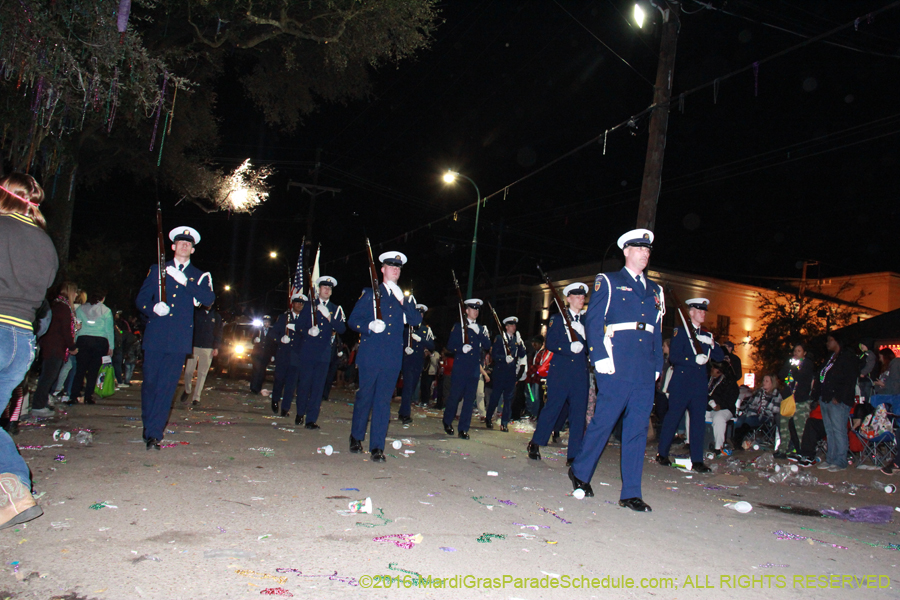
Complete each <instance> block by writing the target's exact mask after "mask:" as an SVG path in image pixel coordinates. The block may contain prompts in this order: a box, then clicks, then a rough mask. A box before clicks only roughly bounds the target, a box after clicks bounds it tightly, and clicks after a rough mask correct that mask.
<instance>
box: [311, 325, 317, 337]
mask: <svg viewBox="0 0 900 600" xmlns="http://www.w3.org/2000/svg"><path fill="white" fill-rule="evenodd" d="M309 335H311V336H313V337H317V336H318V335H319V328H318V327H316V326H315V325H313V326H312V327H310V328H309Z"/></svg>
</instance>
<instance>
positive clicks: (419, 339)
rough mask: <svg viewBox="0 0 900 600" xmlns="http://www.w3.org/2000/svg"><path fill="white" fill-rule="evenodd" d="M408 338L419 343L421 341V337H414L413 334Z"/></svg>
mask: <svg viewBox="0 0 900 600" xmlns="http://www.w3.org/2000/svg"><path fill="white" fill-rule="evenodd" d="M409 337H411V338H412V339H414V340H416V341H417V342H421V341H422V337H421V336H418V335H416V334H414V333H413V334H412V335H410V336H409Z"/></svg>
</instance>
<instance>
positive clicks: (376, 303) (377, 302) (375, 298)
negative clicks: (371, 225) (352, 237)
mask: <svg viewBox="0 0 900 600" xmlns="http://www.w3.org/2000/svg"><path fill="white" fill-rule="evenodd" d="M366 253H367V254H368V256H369V281H370V282H371V284H372V305H373V308H374V309H375V319H376V320H378V321H380V320H381V289H380V288H379V287H378V269H376V268H375V259H374V258H373V257H372V244H371V243H370V242H369V238H366Z"/></svg>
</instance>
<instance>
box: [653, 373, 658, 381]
mask: <svg viewBox="0 0 900 600" xmlns="http://www.w3.org/2000/svg"><path fill="white" fill-rule="evenodd" d="M657 379H659V371H657V372H656V377H654V378H653V381H656V380H657Z"/></svg>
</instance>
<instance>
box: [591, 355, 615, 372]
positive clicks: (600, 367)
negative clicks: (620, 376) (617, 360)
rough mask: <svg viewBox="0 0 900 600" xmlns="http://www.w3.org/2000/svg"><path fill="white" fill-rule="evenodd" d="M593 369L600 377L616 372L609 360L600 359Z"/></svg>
mask: <svg viewBox="0 0 900 600" xmlns="http://www.w3.org/2000/svg"><path fill="white" fill-rule="evenodd" d="M594 368H595V369H597V372H598V373H600V374H601V375H612V374H613V373H615V372H616V367H615V365H614V364H613V361H612V359H611V358H608V357H607V358H601V359H600V360H598V361H596V362H595V363H594Z"/></svg>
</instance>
